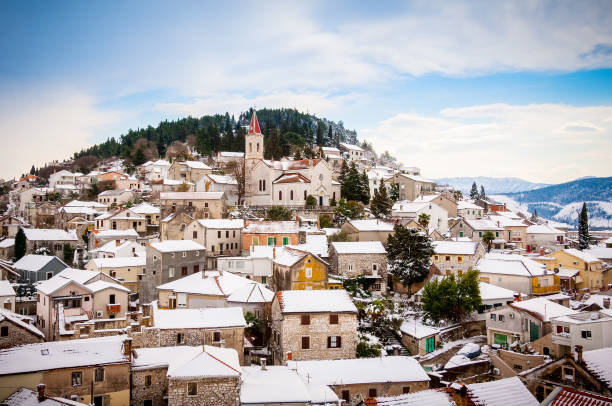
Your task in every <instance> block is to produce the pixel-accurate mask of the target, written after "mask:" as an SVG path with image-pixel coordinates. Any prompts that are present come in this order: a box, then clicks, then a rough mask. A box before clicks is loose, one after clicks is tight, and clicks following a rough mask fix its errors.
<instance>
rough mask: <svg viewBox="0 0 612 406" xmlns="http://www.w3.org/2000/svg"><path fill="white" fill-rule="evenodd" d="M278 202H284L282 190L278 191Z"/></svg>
mask: <svg viewBox="0 0 612 406" xmlns="http://www.w3.org/2000/svg"><path fill="white" fill-rule="evenodd" d="M278 200H283V191H282V190H279V191H278Z"/></svg>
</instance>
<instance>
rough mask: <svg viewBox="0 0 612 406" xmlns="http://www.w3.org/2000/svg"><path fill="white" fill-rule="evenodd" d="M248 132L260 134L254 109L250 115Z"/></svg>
mask: <svg viewBox="0 0 612 406" xmlns="http://www.w3.org/2000/svg"><path fill="white" fill-rule="evenodd" d="M249 134H261V130H260V129H259V121H257V111H256V110H255V109H253V115H252V116H251V125H249Z"/></svg>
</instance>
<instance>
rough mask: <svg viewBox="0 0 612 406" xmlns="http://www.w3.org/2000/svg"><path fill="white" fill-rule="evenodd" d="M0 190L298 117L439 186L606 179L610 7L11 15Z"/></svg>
mask: <svg viewBox="0 0 612 406" xmlns="http://www.w3.org/2000/svg"><path fill="white" fill-rule="evenodd" d="M0 52H1V55H2V57H1V58H0V145H1V146H2V149H3V152H4V154H3V159H0V177H2V178H5V179H6V178H13V177H15V176H19V174H20V173H23V172H25V171H27V170H29V168H30V167H31V165H32V164H34V165H36V166H41V165H44V163H45V162H49V161H51V160H55V159H59V160H62V159H65V158H69V157H70V156H71V155H72V153H73V152H75V151H79V150H80V149H82V148H84V147H87V146H89V145H92V144H95V143H97V142H101V141H104V140H106V139H107V138H109V137H118V136H119V135H121V134H123V133H126V132H127V131H128V130H129V129H130V128H133V129H135V128H139V127H146V126H148V125H153V126H155V125H157V123H159V121H162V120H165V119H176V118H180V117H184V116H187V115H192V116H201V115H204V114H212V113H224V112H226V111H227V112H229V113H230V114H232V113H233V114H238V113H239V112H241V111H246V110H247V109H248V108H250V107H253V106H255V107H257V108H263V107H268V108H277V107H287V108H297V109H299V110H302V111H307V112H310V113H314V114H316V115H317V116H318V117H326V118H328V119H330V120H334V121H339V120H341V121H342V122H343V123H344V125H345V127H346V128H350V129H355V130H356V131H357V134H358V138H359V139H360V140H366V141H368V142H370V143H372V144H373V145H374V147H375V149H376V151H377V152H379V153H381V152H384V151H389V152H390V153H391V154H392V155H394V156H396V157H397V158H398V159H399V160H400V161H402V162H403V163H404V164H405V165H406V166H418V167H420V168H421V173H422V175H423V176H426V177H429V178H439V177H452V176H493V177H507V176H514V177H519V178H523V179H526V180H529V181H533V182H545V183H560V182H564V181H569V180H572V179H575V178H579V177H583V176H612V158H611V157H612V3H611V2H610V1H596V0H593V1H589V2H567V1H558V2H554V1H537V0H535V1H529V2H509V1H508V2H487V1H473V2H472V1H467V2H463V1H456V2H437V1H401V2H400V1H397V2H395V1H385V2H357V1H333V2H325V1H308V2H280V1H278V2H266V1H259V2H252V1H244V2H235V1H224V2H205V1H188V0H182V1H180V2H167V1H155V0H150V1H140V0H133V1H128V2H125V1H124V2H120V1H111V0H109V1H103V2H102V1H100V2H84V1H62V2H49V1H29V2H23V1H10V0H6V1H2V2H0Z"/></svg>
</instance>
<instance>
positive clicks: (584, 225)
mask: <svg viewBox="0 0 612 406" xmlns="http://www.w3.org/2000/svg"><path fill="white" fill-rule="evenodd" d="M590 239H591V238H590V236H589V214H588V212H587V205H586V203H583V204H582V210H580V219H579V221H578V249H580V250H581V251H582V250H585V249H588V248H589V242H590Z"/></svg>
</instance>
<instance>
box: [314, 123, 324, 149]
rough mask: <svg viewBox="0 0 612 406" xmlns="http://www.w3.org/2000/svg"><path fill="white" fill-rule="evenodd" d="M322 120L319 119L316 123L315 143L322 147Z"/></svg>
mask: <svg viewBox="0 0 612 406" xmlns="http://www.w3.org/2000/svg"><path fill="white" fill-rule="evenodd" d="M323 131H324V129H323V121H319V122H318V123H317V140H316V143H317V145H318V146H320V147H322V146H323V145H325V140H324V139H323Z"/></svg>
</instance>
